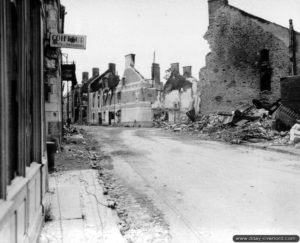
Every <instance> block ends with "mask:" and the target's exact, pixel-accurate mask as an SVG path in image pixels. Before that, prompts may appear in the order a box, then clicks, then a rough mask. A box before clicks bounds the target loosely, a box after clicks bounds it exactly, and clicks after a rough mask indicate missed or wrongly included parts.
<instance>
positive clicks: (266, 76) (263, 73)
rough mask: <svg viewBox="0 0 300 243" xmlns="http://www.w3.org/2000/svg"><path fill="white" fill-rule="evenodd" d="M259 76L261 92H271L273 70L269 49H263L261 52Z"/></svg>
mask: <svg viewBox="0 0 300 243" xmlns="http://www.w3.org/2000/svg"><path fill="white" fill-rule="evenodd" d="M259 75H260V90H261V91H265V90H268V91H271V77H272V69H271V65H270V60H269V50H267V49H263V50H261V51H260V61H259Z"/></svg>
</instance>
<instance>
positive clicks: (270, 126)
mask: <svg viewBox="0 0 300 243" xmlns="http://www.w3.org/2000/svg"><path fill="white" fill-rule="evenodd" d="M274 124H275V118H274V116H271V115H270V114H269V111H268V110H266V109H264V108H261V109H257V108H256V107H255V106H251V107H249V108H247V109H246V110H244V111H239V110H236V111H234V112H232V113H221V112H220V113H215V114H209V115H201V116H198V117H197V118H196V121H195V122H191V121H189V122H186V123H176V124H170V123H168V122H166V121H161V120H155V121H154V126H155V127H160V128H164V129H166V130H170V131H173V132H181V133H189V134H191V135H197V136H198V137H202V138H210V139H213V140H220V141H225V142H229V143H233V144H240V143H243V142H251V143H257V142H265V141H269V142H270V143H272V144H274V145H275V144H276V145H284V144H288V143H289V140H290V132H289V131H282V132H279V131H276V130H275V129H274Z"/></svg>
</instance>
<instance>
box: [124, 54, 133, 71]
mask: <svg viewBox="0 0 300 243" xmlns="http://www.w3.org/2000/svg"><path fill="white" fill-rule="evenodd" d="M134 61H135V54H128V55H126V56H125V68H129V67H134Z"/></svg>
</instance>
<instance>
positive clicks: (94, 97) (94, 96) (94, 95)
mask: <svg viewBox="0 0 300 243" xmlns="http://www.w3.org/2000/svg"><path fill="white" fill-rule="evenodd" d="M95 99H96V93H93V107H95Z"/></svg>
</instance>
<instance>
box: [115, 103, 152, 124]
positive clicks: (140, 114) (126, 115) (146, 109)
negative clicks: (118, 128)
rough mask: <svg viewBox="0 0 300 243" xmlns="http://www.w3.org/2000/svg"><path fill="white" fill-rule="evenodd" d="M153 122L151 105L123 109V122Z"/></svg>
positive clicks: (137, 105)
mask: <svg viewBox="0 0 300 243" xmlns="http://www.w3.org/2000/svg"><path fill="white" fill-rule="evenodd" d="M134 121H136V122H151V121H152V109H151V105H150V103H149V104H148V105H147V106H142V105H141V103H137V104H136V106H135V107H126V105H125V106H124V107H122V112H121V122H122V123H123V122H134Z"/></svg>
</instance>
